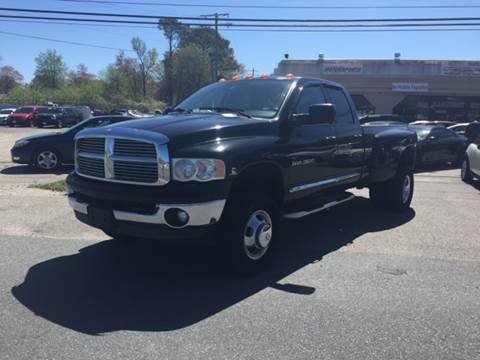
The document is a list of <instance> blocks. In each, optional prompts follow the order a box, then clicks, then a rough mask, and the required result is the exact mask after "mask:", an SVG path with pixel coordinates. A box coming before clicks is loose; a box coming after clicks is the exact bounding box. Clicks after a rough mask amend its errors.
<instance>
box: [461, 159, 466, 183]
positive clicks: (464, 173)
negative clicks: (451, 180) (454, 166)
mask: <svg viewBox="0 0 480 360" xmlns="http://www.w3.org/2000/svg"><path fill="white" fill-rule="evenodd" d="M460 171H461V176H462V179H465V175H466V174H467V160H463V162H462V169H461V170H460Z"/></svg>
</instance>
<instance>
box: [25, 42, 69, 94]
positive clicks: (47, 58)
mask: <svg viewBox="0 0 480 360" xmlns="http://www.w3.org/2000/svg"><path fill="white" fill-rule="evenodd" d="M35 62H36V63H37V68H36V70H35V77H34V78H33V82H34V84H36V85H39V86H41V87H46V88H51V89H57V88H59V87H60V86H62V85H63V84H64V83H65V79H66V77H67V65H66V64H65V62H64V61H63V58H62V56H61V55H60V54H58V53H57V51H56V50H47V51H46V52H44V53H40V54H39V55H38V56H37V57H36V58H35Z"/></svg>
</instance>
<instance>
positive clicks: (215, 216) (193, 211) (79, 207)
mask: <svg viewBox="0 0 480 360" xmlns="http://www.w3.org/2000/svg"><path fill="white" fill-rule="evenodd" d="M68 202H69V203H70V206H71V207H72V209H73V210H75V211H77V212H79V213H82V214H84V215H88V210H87V209H88V204H87V203H84V202H79V201H78V200H77V199H76V198H75V196H74V195H69V196H68ZM225 203H226V200H224V199H222V200H213V201H207V202H202V203H194V204H158V205H157V211H156V212H155V213H154V214H148V215H146V214H140V213H136V212H131V211H123V210H113V217H114V218H115V220H120V221H131V222H138V223H145V224H155V225H167V226H169V227H171V228H180V227H175V226H171V225H169V224H168V223H167V222H166V221H165V212H166V211H167V210H169V209H180V210H183V211H185V212H186V213H187V214H188V216H189V220H188V222H187V223H186V224H185V225H184V226H182V227H181V228H183V227H187V226H201V225H209V224H214V223H216V222H218V221H219V220H220V217H221V216H222V212H223V208H224V207H225Z"/></svg>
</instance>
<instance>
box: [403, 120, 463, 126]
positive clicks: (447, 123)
mask: <svg viewBox="0 0 480 360" xmlns="http://www.w3.org/2000/svg"><path fill="white" fill-rule="evenodd" d="M457 124H458V123H457V122H455V121H448V120H418V121H414V122H411V123H410V125H429V126H435V125H437V126H443V127H449V126H453V125H457Z"/></svg>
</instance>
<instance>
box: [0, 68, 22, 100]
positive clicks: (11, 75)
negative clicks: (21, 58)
mask: <svg viewBox="0 0 480 360" xmlns="http://www.w3.org/2000/svg"><path fill="white" fill-rule="evenodd" d="M22 82H23V76H22V74H20V73H19V72H18V71H17V70H16V69H15V68H14V67H12V66H2V67H0V93H4V94H6V93H8V92H9V91H10V90H12V89H13V88H14V87H16V86H18V85H21V83H22Z"/></svg>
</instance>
